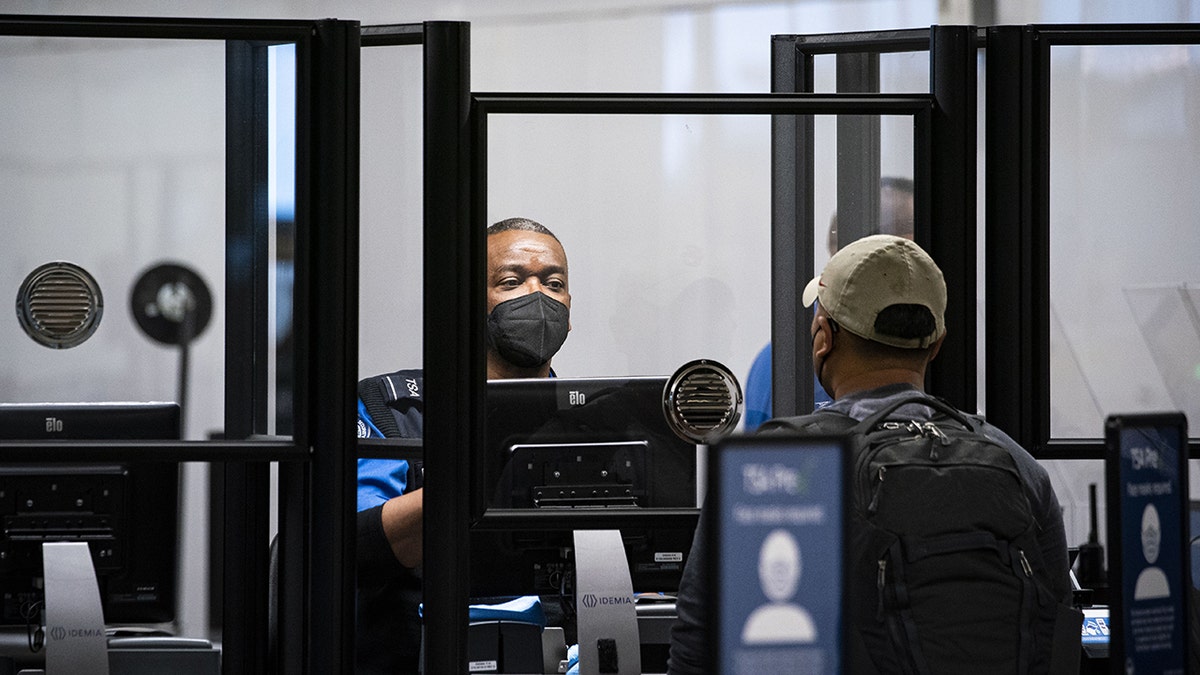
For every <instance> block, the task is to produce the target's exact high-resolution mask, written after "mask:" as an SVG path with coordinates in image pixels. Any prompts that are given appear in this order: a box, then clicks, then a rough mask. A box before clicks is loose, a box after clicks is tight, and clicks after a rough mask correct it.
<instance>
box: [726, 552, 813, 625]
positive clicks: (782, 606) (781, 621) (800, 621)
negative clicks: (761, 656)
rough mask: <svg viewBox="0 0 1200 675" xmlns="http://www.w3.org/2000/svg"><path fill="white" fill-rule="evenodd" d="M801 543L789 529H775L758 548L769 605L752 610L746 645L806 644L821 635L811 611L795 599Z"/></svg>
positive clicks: (760, 570) (764, 590)
mask: <svg viewBox="0 0 1200 675" xmlns="http://www.w3.org/2000/svg"><path fill="white" fill-rule="evenodd" d="M801 567H802V564H801V556H800V545H799V544H797V543H796V539H795V537H793V536H792V534H791V533H790V532H788V531H787V530H772V531H771V532H770V533H769V534H768V535H767V536H766V538H764V539H763V543H762V547H761V548H759V549H758V582H759V584H760V585H761V586H762V592H763V595H765V596H766V597H767V600H768V601H769V602H767V604H765V605H763V606H761V607H759V608H758V609H756V610H754V611H753V612H751V613H750V616H749V617H747V618H746V623H745V625H744V626H743V627H742V643H743V644H746V645H765V644H802V643H808V642H812V641H813V640H816V638H817V626H816V624H815V623H813V619H812V616H811V615H809V613H808V611H807V610H806V609H804V608H803V607H800V606H799V605H796V604H794V603H793V602H792V600H793V597H794V596H795V595H796V589H797V587H798V586H799V585H800V572H801Z"/></svg>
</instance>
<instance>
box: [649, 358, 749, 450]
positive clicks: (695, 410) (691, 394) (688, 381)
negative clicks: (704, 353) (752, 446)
mask: <svg viewBox="0 0 1200 675" xmlns="http://www.w3.org/2000/svg"><path fill="white" fill-rule="evenodd" d="M663 411H664V412H665V413H666V415H667V422H668V423H669V424H670V426H671V429H672V430H673V431H674V432H675V433H676V434H678V435H679V436H680V437H682V438H684V439H686V440H688V441H691V442H693V443H708V442H710V441H711V440H712V439H715V438H716V437H719V436H721V435H724V434H727V433H729V432H730V431H733V429H734V427H736V426H737V423H738V420H739V419H740V418H741V416H742V413H741V411H742V388H741V386H740V385H738V381H737V378H736V377H734V376H733V373H731V372H730V371H729V369H728V368H726V367H725V366H723V365H721V364H720V363H717V362H716V361H709V360H706V359H701V360H698V361H692V362H690V363H686V364H684V365H683V366H681V367H680V368H679V369H678V370H676V371H675V374H674V375H672V376H671V377H670V379H668V380H667V384H666V387H665V388H664V390H663Z"/></svg>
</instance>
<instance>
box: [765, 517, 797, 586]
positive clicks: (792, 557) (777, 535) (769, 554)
mask: <svg viewBox="0 0 1200 675" xmlns="http://www.w3.org/2000/svg"><path fill="white" fill-rule="evenodd" d="M800 572H801V561H800V547H799V546H798V545H797V544H796V540H795V539H793V538H792V535H790V534H788V532H787V531H786V530H775V531H774V532H772V533H771V534H769V535H767V538H766V539H765V540H764V541H763V545H762V548H761V549H759V552H758V581H759V583H761V584H762V589H763V595H765V596H767V599H769V600H770V601H771V602H785V601H787V600H791V598H792V596H793V595H795V594H796V586H797V585H798V584H799V583H800Z"/></svg>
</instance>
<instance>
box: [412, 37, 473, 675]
mask: <svg viewBox="0 0 1200 675" xmlns="http://www.w3.org/2000/svg"><path fill="white" fill-rule="evenodd" d="M469 36H470V34H469V24H466V23H456V22H430V23H427V24H426V25H425V40H424V42H425V234H424V237H425V241H424V245H425V257H424V278H425V284H424V286H425V298H424V299H425V317H424V321H425V331H424V345H425V346H424V369H425V420H424V444H425V448H426V452H425V490H424V493H425V497H424V509H425V524H424V551H425V560H424V574H425V584H424V607H425V608H424V615H423V616H424V625H425V655H424V667H425V670H424V672H426V673H465V672H466V670H467V602H468V584H467V583H466V580H467V578H468V575H469V555H470V548H469V539H468V535H469V529H470V528H469V525H470V509H469V497H470V491H469V490H468V486H469V485H470V477H471V472H470V461H471V450H472V448H475V447H480V446H481V438H480V437H481V436H482V429H483V424H482V423H483V395H484V368H483V359H484V349H483V330H482V323H483V320H484V313H485V310H486V306H485V305H484V293H483V291H484V286H483V281H484V258H485V249H484V229H483V227H482V226H478V227H476V225H477V224H478V223H481V222H482V220H483V218H484V216H483V210H482V206H481V205H477V204H475V203H474V202H473V201H472V198H473V197H476V198H478V199H482V188H483V185H482V184H480V185H479V186H477V187H478V188H479V190H480V194H475V193H474V191H473V189H472V184H471V168H472V164H471V160H472V157H473V154H472V153H473V152H482V147H473V143H472V139H471V135H470V119H469V113H470V111H471V97H470V40H469ZM476 208H478V209H480V210H478V211H476V210H475V209H476Z"/></svg>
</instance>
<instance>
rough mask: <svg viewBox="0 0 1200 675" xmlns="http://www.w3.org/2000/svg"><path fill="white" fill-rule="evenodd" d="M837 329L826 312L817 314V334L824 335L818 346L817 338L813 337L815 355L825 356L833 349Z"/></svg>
mask: <svg viewBox="0 0 1200 675" xmlns="http://www.w3.org/2000/svg"><path fill="white" fill-rule="evenodd" d="M836 332H837V331H835V330H833V326H832V325H831V324H830V322H829V317H828V316H825V315H824V314H818V315H817V336H824V337H823V341H822V342H821V343H820V346H819V347H818V346H817V341H816V338H815V337H814V339H813V357H814V358H815V357H818V356H820V357H825V356H828V355H829V352H831V351H833V336H834V334H835V333H836Z"/></svg>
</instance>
